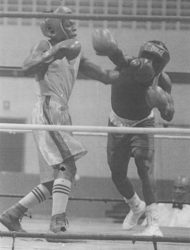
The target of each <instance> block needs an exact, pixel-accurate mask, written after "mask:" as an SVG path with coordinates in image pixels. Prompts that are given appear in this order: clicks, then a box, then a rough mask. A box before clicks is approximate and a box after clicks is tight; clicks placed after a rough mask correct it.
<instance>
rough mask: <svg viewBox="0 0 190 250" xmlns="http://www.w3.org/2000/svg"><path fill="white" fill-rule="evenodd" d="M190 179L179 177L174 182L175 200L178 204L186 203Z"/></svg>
mask: <svg viewBox="0 0 190 250" xmlns="http://www.w3.org/2000/svg"><path fill="white" fill-rule="evenodd" d="M189 185H190V182H189V179H188V178H187V177H185V176H178V177H177V178H176V179H175V180H174V186H173V196H174V197H173V198H174V200H175V201H177V202H185V197H186V195H187V193H188V189H189Z"/></svg>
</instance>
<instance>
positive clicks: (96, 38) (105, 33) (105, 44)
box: [92, 29, 118, 56]
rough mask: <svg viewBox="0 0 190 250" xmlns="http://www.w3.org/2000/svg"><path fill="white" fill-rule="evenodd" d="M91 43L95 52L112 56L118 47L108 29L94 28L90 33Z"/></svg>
mask: <svg viewBox="0 0 190 250" xmlns="http://www.w3.org/2000/svg"><path fill="white" fill-rule="evenodd" d="M92 45H93V48H94V50H95V51H96V54H97V55H100V56H112V55H113V54H114V53H115V52H116V51H117V49H118V46H117V43H116V41H115V39H114V37H113V36H112V34H111V33H110V31H109V30H108V29H96V30H95V31H94V33H93V35H92Z"/></svg>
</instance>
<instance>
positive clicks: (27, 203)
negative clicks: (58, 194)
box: [19, 184, 50, 208]
mask: <svg viewBox="0 0 190 250" xmlns="http://www.w3.org/2000/svg"><path fill="white" fill-rule="evenodd" d="M49 197H50V192H49V190H48V189H47V188H46V187H45V186H44V185H42V184H39V185H38V186H37V187H35V188H34V189H33V190H32V191H31V192H30V193H28V194H27V195H26V196H25V197H23V198H22V199H21V200H20V201H19V203H20V204H21V205H22V206H24V207H25V208H32V207H34V206H35V205H37V204H39V203H41V202H43V201H45V200H46V199H47V198H49Z"/></svg>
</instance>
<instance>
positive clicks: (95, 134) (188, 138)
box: [0, 129, 190, 140]
mask: <svg viewBox="0 0 190 250" xmlns="http://www.w3.org/2000/svg"><path fill="white" fill-rule="evenodd" d="M0 132H4V133H9V134H16V133H32V130H17V129H11V130H9V129H0ZM72 134H73V135H76V136H101V137H107V135H108V133H103V132H102V133H101V132H73V133H72ZM154 138H155V139H171V140H180V139H181V140H190V136H185V135H182V136H180V135H154Z"/></svg>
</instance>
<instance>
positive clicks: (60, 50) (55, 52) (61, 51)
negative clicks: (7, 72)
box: [23, 39, 81, 73]
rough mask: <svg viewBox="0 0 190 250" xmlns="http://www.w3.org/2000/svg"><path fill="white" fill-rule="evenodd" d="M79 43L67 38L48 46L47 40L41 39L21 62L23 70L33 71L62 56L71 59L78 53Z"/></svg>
mask: <svg viewBox="0 0 190 250" xmlns="http://www.w3.org/2000/svg"><path fill="white" fill-rule="evenodd" d="M80 50H81V45H80V43H79V42H78V41H77V40H76V39H68V40H65V41H63V42H60V43H58V44H56V45H55V46H52V47H50V45H49V42H47V41H41V42H40V43H39V44H38V45H37V46H35V47H34V48H33V49H32V50H31V53H30V55H29V56H28V57H27V58H26V60H25V61H24V63H23V70H24V71H25V72H28V73H35V72H38V71H39V70H41V68H42V67H44V66H45V67H47V65H49V64H50V63H52V62H53V61H55V60H57V59H62V58H64V57H66V58H67V60H72V59H74V58H75V57H77V56H78V55H79V53H80Z"/></svg>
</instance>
